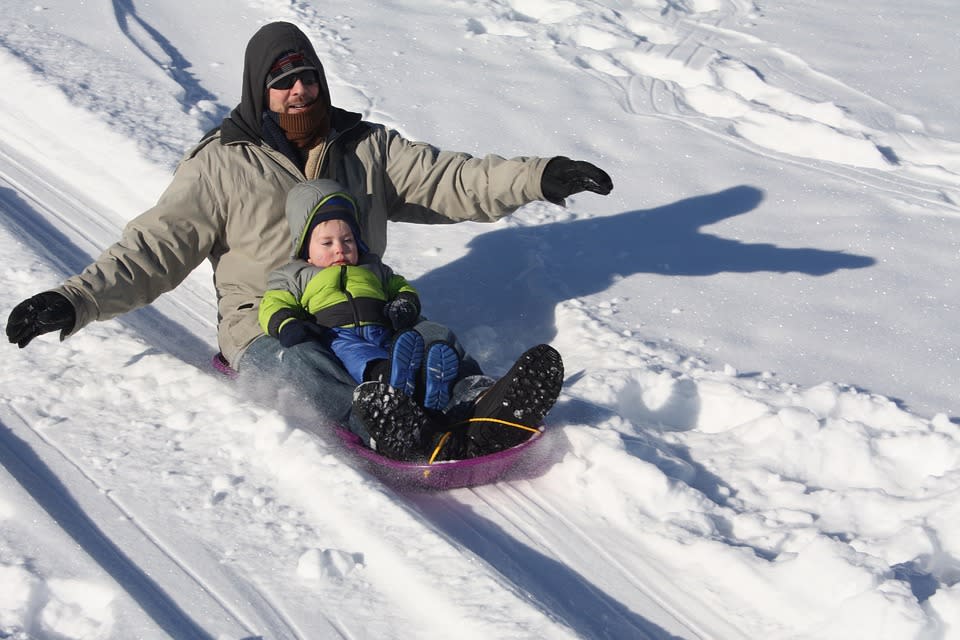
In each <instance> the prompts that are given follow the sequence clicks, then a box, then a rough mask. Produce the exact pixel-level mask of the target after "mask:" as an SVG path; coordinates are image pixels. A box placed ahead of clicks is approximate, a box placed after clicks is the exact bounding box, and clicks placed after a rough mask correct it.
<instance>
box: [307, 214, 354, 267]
mask: <svg viewBox="0 0 960 640" xmlns="http://www.w3.org/2000/svg"><path fill="white" fill-rule="evenodd" d="M307 253H308V255H309V256H310V257H309V258H307V262H309V263H310V264H312V265H313V266H315V267H321V268H324V267H329V266H331V265H335V264H357V260H358V259H359V258H360V252H359V251H358V250H357V242H356V240H355V239H354V237H353V232H352V231H351V230H350V225H348V224H347V223H346V222H344V221H343V220H326V221H324V222H321V223H320V224H318V225H317V226H316V227H314V228H313V231H312V232H311V233H310V245H309V248H308V250H307Z"/></svg>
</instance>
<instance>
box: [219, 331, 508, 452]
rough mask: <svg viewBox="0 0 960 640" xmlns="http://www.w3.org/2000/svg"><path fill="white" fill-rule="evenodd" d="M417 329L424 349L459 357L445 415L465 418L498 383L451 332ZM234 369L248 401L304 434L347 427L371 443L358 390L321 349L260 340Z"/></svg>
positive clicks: (310, 344) (333, 358)
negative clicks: (357, 405) (357, 411)
mask: <svg viewBox="0 0 960 640" xmlns="http://www.w3.org/2000/svg"><path fill="white" fill-rule="evenodd" d="M413 328H414V330H415V331H417V332H418V333H419V334H421V335H422V336H423V341H424V344H426V345H428V346H429V345H430V344H433V343H434V342H445V343H447V344H449V345H450V346H452V347H453V348H454V350H456V352H457V354H458V355H460V374H459V377H458V379H457V381H456V383H455V384H454V387H453V392H452V393H451V398H450V403H449V404H448V405H447V410H446V411H448V412H451V413H454V414H457V413H462V412H463V411H464V407H465V406H466V405H469V404H471V403H472V402H473V401H474V400H476V398H477V397H478V396H479V395H480V394H481V393H482V392H483V391H484V390H485V389H487V388H489V387H490V386H491V385H492V384H493V382H494V380H493V379H492V378H490V377H488V376H485V375H483V372H482V371H481V369H480V365H479V364H477V361H476V360H474V359H473V357H471V356H469V355H467V354H466V353H465V352H464V350H463V346H462V345H461V344H460V342H459V341H458V340H457V337H456V336H455V335H454V334H453V332H452V331H450V329H448V328H446V327H445V326H443V325H440V324H437V323H435V322H430V321H427V320H421V321H420V322H419V323H418V324H417V325H416V326H414V327H413ZM235 368H236V369H237V374H238V375H237V382H238V384H239V385H240V386H241V389H242V390H243V391H244V392H245V393H246V394H248V396H250V397H251V398H253V399H254V400H257V401H259V402H262V403H263V404H265V405H268V406H272V407H275V408H276V409H277V410H278V411H280V412H281V413H282V414H284V415H285V416H287V417H291V418H293V419H295V420H296V422H297V425H298V426H299V427H300V428H302V429H304V430H305V431H314V432H317V433H323V432H327V433H329V426H330V424H331V423H332V424H338V425H341V426H344V427H347V428H348V429H350V431H352V432H354V433H355V434H357V436H359V437H360V439H361V440H362V441H363V442H369V441H370V434H369V433H368V431H367V428H366V426H364V424H363V423H362V421H360V419H359V418H357V417H355V416H353V415H352V413H351V409H352V407H353V390H354V389H355V388H356V386H357V384H356V382H354V380H353V378H352V377H351V376H350V374H349V373H347V370H346V369H344V367H343V364H342V363H341V362H340V360H339V359H338V358H337V357H336V356H335V355H334V354H333V352H332V351H330V350H329V349H328V348H326V347H324V346H323V345H322V344H319V343H317V342H304V343H301V344H298V345H294V346H292V347H289V348H286V349H284V348H283V346H282V345H281V344H280V341H279V340H277V339H276V338H272V337H270V336H266V335H264V336H260V337H259V338H257V339H256V340H254V341H253V343H252V344H251V345H250V346H249V347H247V349H246V351H244V352H243V355H242V356H241V357H240V361H239V362H238V363H237V365H236V367H235Z"/></svg>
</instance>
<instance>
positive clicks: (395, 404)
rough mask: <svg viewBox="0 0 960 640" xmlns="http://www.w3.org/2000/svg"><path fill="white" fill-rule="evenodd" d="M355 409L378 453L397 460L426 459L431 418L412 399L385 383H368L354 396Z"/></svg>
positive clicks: (355, 392)
mask: <svg viewBox="0 0 960 640" xmlns="http://www.w3.org/2000/svg"><path fill="white" fill-rule="evenodd" d="M353 410H354V411H355V412H356V413H357V415H358V417H359V418H360V419H361V420H362V421H363V423H364V426H366V427H367V430H368V431H369V432H370V436H371V437H372V438H373V441H374V448H375V449H376V451H377V452H378V453H380V454H381V455H383V456H386V457H388V458H393V459H394V460H415V459H418V458H422V457H423V455H424V451H423V449H424V447H423V434H424V430H425V429H426V428H427V421H428V418H427V416H426V414H425V413H424V412H423V409H421V408H420V407H419V406H418V405H417V404H416V403H415V402H413V400H411V399H410V398H409V397H408V396H406V395H404V394H402V393H400V392H398V391H397V390H396V389H394V388H393V387H391V386H390V385H388V384H386V383H384V382H366V383H364V384H362V385H360V386H359V387H357V389H356V391H354V393H353Z"/></svg>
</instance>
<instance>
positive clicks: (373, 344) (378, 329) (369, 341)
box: [328, 324, 393, 384]
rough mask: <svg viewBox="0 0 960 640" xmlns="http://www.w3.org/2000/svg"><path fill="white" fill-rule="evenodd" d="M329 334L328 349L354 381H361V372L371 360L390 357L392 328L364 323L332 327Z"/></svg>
mask: <svg viewBox="0 0 960 640" xmlns="http://www.w3.org/2000/svg"><path fill="white" fill-rule="evenodd" d="M328 333H329V334H330V340H329V342H330V344H329V347H330V350H331V351H333V352H334V353H335V354H336V355H337V357H338V358H340V362H342V363H343V367H344V369H346V370H347V373H349V374H350V375H351V376H352V377H353V380H354V381H355V382H356V383H358V384H359V383H361V382H363V373H364V371H366V369H367V365H368V364H369V363H370V361H371V360H386V359H387V358H389V357H390V342H391V340H393V330H392V329H390V328H388V327H385V326H383V325H382V324H366V325H363V326H360V327H333V328H331V329H330V331H329V332H328Z"/></svg>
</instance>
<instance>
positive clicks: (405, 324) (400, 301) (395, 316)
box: [383, 291, 420, 331]
mask: <svg viewBox="0 0 960 640" xmlns="http://www.w3.org/2000/svg"><path fill="white" fill-rule="evenodd" d="M383 315H385V316H386V317H387V319H388V320H390V324H391V326H393V330H394V331H400V330H401V329H409V328H410V327H412V326H413V325H415V324H417V320H418V319H419V318H420V299H419V298H417V296H415V295H414V294H412V293H410V292H408V291H404V292H401V293H400V294H399V295H397V297H396V298H394V299H393V300H391V301H390V302H388V303H387V304H385V305H384V306H383Z"/></svg>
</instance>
